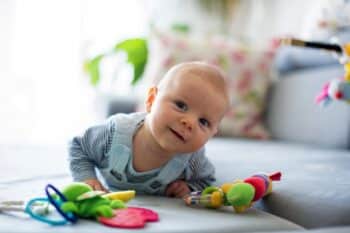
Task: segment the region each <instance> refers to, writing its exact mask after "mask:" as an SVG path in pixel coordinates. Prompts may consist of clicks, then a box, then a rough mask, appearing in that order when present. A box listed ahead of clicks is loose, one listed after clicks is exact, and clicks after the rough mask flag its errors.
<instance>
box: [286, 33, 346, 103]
mask: <svg viewBox="0 0 350 233" xmlns="http://www.w3.org/2000/svg"><path fill="white" fill-rule="evenodd" d="M281 42H282V44H284V45H293V46H301V47H308V48H314V49H323V50H326V51H329V52H332V53H333V54H334V55H335V56H336V57H337V58H338V60H339V62H340V63H341V64H343V65H344V71H345V74H344V77H341V78H339V79H333V80H331V81H329V82H327V83H326V84H325V85H324V86H323V88H322V90H321V92H320V93H319V94H318V95H317V96H316V103H317V104H321V105H322V106H326V105H328V104H329V103H330V102H331V101H332V100H333V101H334V100H342V101H346V102H348V103H350V42H349V43H346V44H345V45H343V46H340V45H338V44H331V43H321V42H313V41H304V40H299V39H294V38H285V39H282V41H281Z"/></svg>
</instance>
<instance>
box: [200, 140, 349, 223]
mask: <svg viewBox="0 0 350 233" xmlns="http://www.w3.org/2000/svg"><path fill="white" fill-rule="evenodd" d="M207 154H208V157H209V159H210V160H211V161H212V162H213V164H214V166H215V167H216V171H217V174H216V177H217V182H218V185H220V184H222V183H223V182H230V181H232V180H234V179H244V178H246V177H249V176H251V175H253V174H256V173H260V172H267V173H272V172H275V171H281V172H282V178H281V181H279V182H274V183H273V187H274V188H273V192H272V193H271V194H270V195H269V196H267V197H266V198H264V200H263V201H261V202H259V203H256V204H255V207H260V208H262V209H263V210H265V211H268V212H270V213H272V214H275V215H277V216H280V217H283V218H286V219H288V220H290V221H292V222H294V223H297V224H299V225H301V226H303V227H305V228H319V227H330V226H339V225H350V218H349V213H350V192H349V177H350V170H349V163H350V153H349V150H345V149H329V148H328V149H327V148H322V147H320V146H311V145H305V144H304V145H303V144H300V143H299V144H297V143H290V142H283V141H279V142H276V141H273V140H270V141H256V140H255V141H253V140H242V139H240V140H238V139H220V140H219V139H213V140H211V141H210V142H209V143H208V146H207ZM259 204H260V205H259Z"/></svg>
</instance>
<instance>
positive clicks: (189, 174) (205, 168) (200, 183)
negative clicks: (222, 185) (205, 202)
mask: <svg viewBox="0 0 350 233" xmlns="http://www.w3.org/2000/svg"><path fill="white" fill-rule="evenodd" d="M185 173H186V181H187V184H188V186H189V187H190V189H191V190H192V191H201V190H203V189H204V188H205V187H207V186H209V185H211V183H213V182H214V181H215V168H214V166H213V164H212V163H211V162H210V161H209V159H208V158H207V157H206V156H205V155H204V149H202V150H200V151H199V152H196V153H195V154H194V155H193V156H192V157H191V159H190V160H189V166H188V167H187V169H186V172H185Z"/></svg>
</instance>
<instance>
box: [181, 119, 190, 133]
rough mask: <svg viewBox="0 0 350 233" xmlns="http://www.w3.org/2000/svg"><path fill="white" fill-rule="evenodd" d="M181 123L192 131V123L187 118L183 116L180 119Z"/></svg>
mask: <svg viewBox="0 0 350 233" xmlns="http://www.w3.org/2000/svg"><path fill="white" fill-rule="evenodd" d="M181 124H182V125H183V126H184V127H185V128H186V129H188V130H190V131H192V129H193V123H192V122H191V120H190V119H189V118H183V119H181Z"/></svg>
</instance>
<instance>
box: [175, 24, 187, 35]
mask: <svg viewBox="0 0 350 233" xmlns="http://www.w3.org/2000/svg"><path fill="white" fill-rule="evenodd" d="M171 29H172V30H174V31H176V32H181V33H189V32H190V26H188V25H187V24H183V23H175V24H173V25H171Z"/></svg>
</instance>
